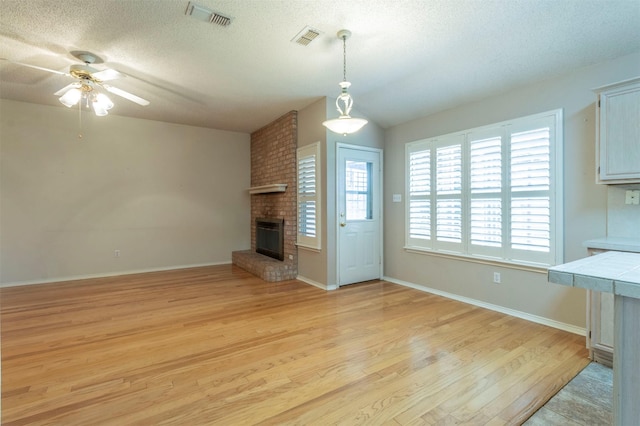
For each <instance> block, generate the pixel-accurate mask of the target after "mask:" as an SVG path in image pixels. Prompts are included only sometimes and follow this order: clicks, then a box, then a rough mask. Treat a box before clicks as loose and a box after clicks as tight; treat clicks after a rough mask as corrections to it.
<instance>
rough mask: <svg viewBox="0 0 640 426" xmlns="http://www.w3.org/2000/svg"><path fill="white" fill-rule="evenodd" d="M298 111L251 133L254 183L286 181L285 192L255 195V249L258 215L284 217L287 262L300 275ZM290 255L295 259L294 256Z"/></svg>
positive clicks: (252, 246)
mask: <svg viewBox="0 0 640 426" xmlns="http://www.w3.org/2000/svg"><path fill="white" fill-rule="evenodd" d="M297 146H298V113H297V111H290V112H288V113H287V114H285V115H283V116H282V117H280V118H278V119H277V120H275V121H273V122H272V123H270V124H268V125H267V126H265V127H263V128H261V129H260V130H257V131H255V132H253V133H252V134H251V186H262V185H271V184H275V183H286V184H287V189H286V191H285V192H276V193H267V194H254V195H252V196H251V250H252V251H255V249H256V229H255V223H256V218H259V217H267V218H284V233H285V234H284V261H283V263H284V264H286V265H287V266H289V267H288V268H287V269H288V270H291V271H294V273H293V276H294V277H295V275H297V269H298V267H297V265H298V252H297V248H296V244H295V243H296V232H297V226H298V225H297V223H298V222H297V205H296V192H297V176H296V148H297ZM290 256H292V257H293V259H290Z"/></svg>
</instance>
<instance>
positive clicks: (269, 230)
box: [256, 218, 284, 260]
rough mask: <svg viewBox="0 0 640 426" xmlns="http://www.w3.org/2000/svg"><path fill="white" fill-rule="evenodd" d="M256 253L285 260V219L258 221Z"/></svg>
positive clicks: (261, 219) (263, 219)
mask: <svg viewBox="0 0 640 426" xmlns="http://www.w3.org/2000/svg"><path fill="white" fill-rule="evenodd" d="M256 252H257V253H260V254H264V255H265V256H269V257H272V258H274V259H278V260H284V219H271V218H258V219H256Z"/></svg>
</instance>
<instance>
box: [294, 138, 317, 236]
mask: <svg viewBox="0 0 640 426" xmlns="http://www.w3.org/2000/svg"><path fill="white" fill-rule="evenodd" d="M297 157H298V238H297V244H298V245H299V246H302V247H309V248H313V249H320V248H321V246H320V220H321V217H320V213H321V209H320V164H319V162H320V143H319V142H316V143H314V144H311V145H307V146H304V147H302V148H298V150H297Z"/></svg>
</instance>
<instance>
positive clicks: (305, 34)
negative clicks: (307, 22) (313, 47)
mask: <svg viewBox="0 0 640 426" xmlns="http://www.w3.org/2000/svg"><path fill="white" fill-rule="evenodd" d="M319 35H320V31H318V30H316V29H314V28H311V27H309V26H307V27H304V28H303V29H302V31H300V32H299V33H298V34H297V35H296V36H295V37H294V38H293V39H291V41H292V42H294V43H298V44H301V45H303V46H307V45H309V43H311V42H312V41H313V40H314V39H315V38H316V37H318V36H319Z"/></svg>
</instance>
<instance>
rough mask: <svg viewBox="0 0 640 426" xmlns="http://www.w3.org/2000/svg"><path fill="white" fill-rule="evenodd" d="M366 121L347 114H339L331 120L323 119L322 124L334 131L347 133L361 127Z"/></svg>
mask: <svg viewBox="0 0 640 426" xmlns="http://www.w3.org/2000/svg"><path fill="white" fill-rule="evenodd" d="M367 123H368V121H367V120H365V119H364V118H353V117H349V116H348V115H341V116H340V117H338V118H334V119H333V120H327V121H324V122H323V123H322V125H323V126H324V127H326V128H327V129H329V130H331V131H332V132H334V133H340V134H342V135H348V134H350V133H355V132H357V131H358V130H360V129H362V128H363V127H364V125H365V124H367Z"/></svg>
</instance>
